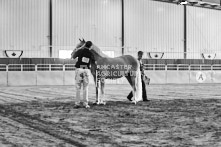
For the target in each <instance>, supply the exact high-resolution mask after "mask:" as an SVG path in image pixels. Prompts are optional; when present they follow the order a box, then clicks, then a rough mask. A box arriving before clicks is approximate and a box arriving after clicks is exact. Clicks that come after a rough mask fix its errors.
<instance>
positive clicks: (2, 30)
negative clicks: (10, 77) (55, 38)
mask: <svg viewBox="0 0 221 147" xmlns="http://www.w3.org/2000/svg"><path fill="white" fill-rule="evenodd" d="M47 36H48V0H0V51H1V52H0V57H5V56H4V54H3V51H4V50H24V54H23V56H22V57H33V56H34V57H47V54H48V50H41V49H40V46H41V45H48V37H47Z"/></svg>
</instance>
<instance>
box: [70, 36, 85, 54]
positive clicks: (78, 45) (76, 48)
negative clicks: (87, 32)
mask: <svg viewBox="0 0 221 147" xmlns="http://www.w3.org/2000/svg"><path fill="white" fill-rule="evenodd" d="M79 40H80V43H78V44H77V45H76V47H75V49H74V50H73V52H72V53H71V58H73V56H74V54H75V53H76V52H77V51H78V50H79V49H82V48H83V47H84V46H85V43H86V41H85V40H84V39H82V40H81V39H80V38H79Z"/></svg>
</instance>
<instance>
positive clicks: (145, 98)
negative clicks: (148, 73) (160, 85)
mask: <svg viewBox="0 0 221 147" xmlns="http://www.w3.org/2000/svg"><path fill="white" fill-rule="evenodd" d="M141 82H142V97H143V101H148V99H147V93H146V85H145V82H144V81H143V76H142V75H141ZM132 97H133V91H131V92H130V93H129V95H128V96H127V99H128V100H130V101H131V99H132Z"/></svg>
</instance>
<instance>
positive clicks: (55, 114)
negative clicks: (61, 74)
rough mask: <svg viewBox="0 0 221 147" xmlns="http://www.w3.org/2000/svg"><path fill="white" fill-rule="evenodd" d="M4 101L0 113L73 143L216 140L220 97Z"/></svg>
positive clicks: (183, 143)
mask: <svg viewBox="0 0 221 147" xmlns="http://www.w3.org/2000/svg"><path fill="white" fill-rule="evenodd" d="M73 106H74V102H67V103H63V102H53V101H52V102H38V101H33V102H30V103H23V104H21V103H20V104H13V105H2V106H1V107H0V115H1V116H4V117H8V118H10V119H12V120H14V121H17V122H20V123H21V124H25V125H26V126H29V127H31V128H34V129H36V130H38V131H42V132H44V133H47V134H50V135H51V136H54V137H56V138H58V139H60V140H63V141H64V142H67V143H69V144H70V145H73V146H103V145H104V146H105V145H107V146H148V145H150V146H195V145H204V146H219V145H220V142H221V138H220V132H221V131H220V130H221V124H220V121H221V100H216V99H208V100H191V99H189V100H188V99H186V100H185V99H182V100H180V99H177V100H151V101H149V102H139V103H138V104H137V105H134V104H131V103H130V102H123V101H108V102H107V105H105V106H103V105H101V106H100V105H95V106H94V105H91V108H90V109H85V108H80V109H74V107H73Z"/></svg>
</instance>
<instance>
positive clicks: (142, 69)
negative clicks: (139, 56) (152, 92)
mask: <svg viewBox="0 0 221 147" xmlns="http://www.w3.org/2000/svg"><path fill="white" fill-rule="evenodd" d="M140 71H141V74H142V75H144V65H143V64H142V63H141V64H140Z"/></svg>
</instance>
